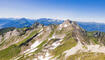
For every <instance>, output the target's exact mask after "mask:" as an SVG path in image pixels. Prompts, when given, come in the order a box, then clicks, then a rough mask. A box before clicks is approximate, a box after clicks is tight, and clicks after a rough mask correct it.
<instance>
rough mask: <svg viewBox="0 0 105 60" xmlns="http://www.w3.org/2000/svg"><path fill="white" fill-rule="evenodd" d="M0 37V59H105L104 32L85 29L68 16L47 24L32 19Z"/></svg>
mask: <svg viewBox="0 0 105 60" xmlns="http://www.w3.org/2000/svg"><path fill="white" fill-rule="evenodd" d="M0 37H1V39H0V42H1V43H0V47H1V50H0V59H1V60H75V59H80V60H82V59H84V60H88V59H91V60H96V59H98V60H99V59H101V60H104V56H105V54H104V53H105V52H104V51H105V42H104V41H105V33H103V32H87V31H85V30H84V29H83V28H81V27H80V26H79V25H78V24H77V23H76V22H74V21H71V20H65V21H64V22H63V23H62V24H59V25H49V26H45V25H43V24H39V23H34V24H33V25H32V26H31V27H25V28H15V29H14V30H12V31H11V30H10V31H8V32H6V33H5V34H3V35H0ZM79 55H80V56H79ZM96 55H97V56H96ZM84 56H91V57H84Z"/></svg>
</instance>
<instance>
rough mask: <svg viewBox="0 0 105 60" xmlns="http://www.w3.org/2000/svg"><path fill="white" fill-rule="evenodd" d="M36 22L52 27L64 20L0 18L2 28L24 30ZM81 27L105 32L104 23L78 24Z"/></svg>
mask: <svg viewBox="0 0 105 60" xmlns="http://www.w3.org/2000/svg"><path fill="white" fill-rule="evenodd" d="M35 22H39V23H40V24H44V25H46V26H47V25H50V24H61V23H63V22H64V21H63V20H56V19H48V18H41V19H36V20H33V19H26V18H21V19H13V18H8V19H7V18H0V28H6V27H16V28H23V27H29V26H31V25H32V24H34V23H35ZM77 23H78V25H80V27H82V28H83V29H85V30H87V31H101V32H105V24H104V23H95V22H77Z"/></svg>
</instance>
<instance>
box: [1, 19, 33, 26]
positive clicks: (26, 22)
mask: <svg viewBox="0 0 105 60" xmlns="http://www.w3.org/2000/svg"><path fill="white" fill-rule="evenodd" d="M33 23H34V21H33V20H30V19H25V18H21V19H12V18H11V19H6V18H2V19H0V27H1V28H7V27H16V28H23V27H29V26H31V25H32V24H33Z"/></svg>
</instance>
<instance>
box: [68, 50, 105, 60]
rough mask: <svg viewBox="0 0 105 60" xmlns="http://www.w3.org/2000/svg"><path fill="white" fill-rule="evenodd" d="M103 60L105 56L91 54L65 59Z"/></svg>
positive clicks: (85, 53) (78, 54)
mask: <svg viewBox="0 0 105 60" xmlns="http://www.w3.org/2000/svg"><path fill="white" fill-rule="evenodd" d="M76 59H79V60H105V54H102V53H91V52H84V53H77V54H74V55H71V56H69V57H68V58H67V60H76Z"/></svg>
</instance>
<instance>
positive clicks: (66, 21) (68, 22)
mask: <svg viewBox="0 0 105 60" xmlns="http://www.w3.org/2000/svg"><path fill="white" fill-rule="evenodd" d="M70 23H72V21H71V20H69V19H67V20H65V21H64V24H70Z"/></svg>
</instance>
